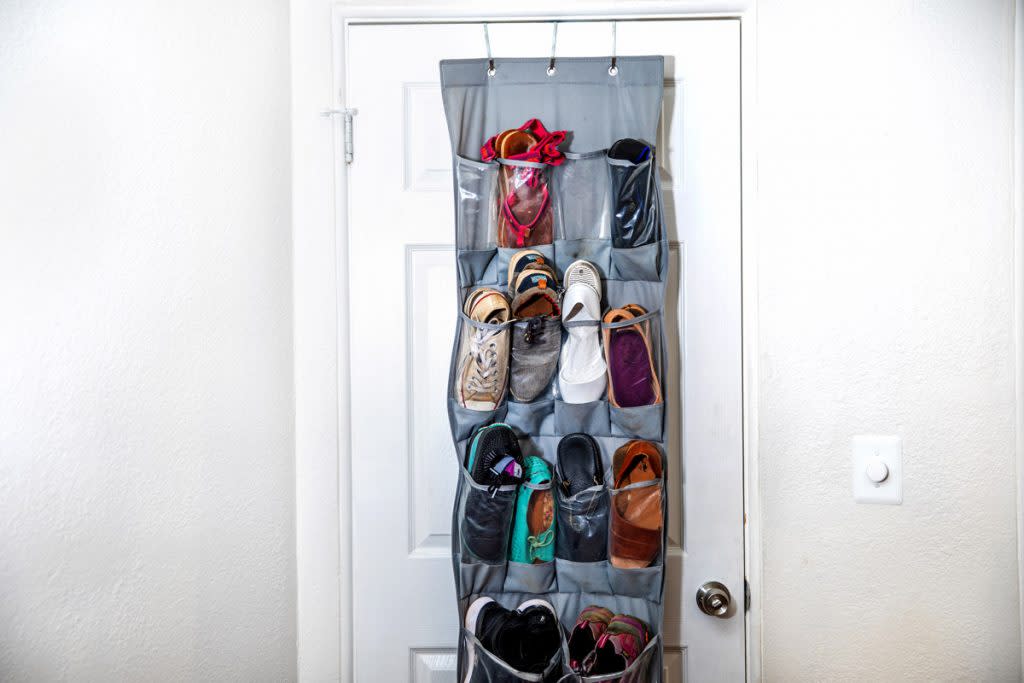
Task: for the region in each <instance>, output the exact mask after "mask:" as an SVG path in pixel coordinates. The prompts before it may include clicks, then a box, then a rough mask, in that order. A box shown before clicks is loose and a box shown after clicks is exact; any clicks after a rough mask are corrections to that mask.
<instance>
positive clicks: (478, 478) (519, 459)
mask: <svg viewBox="0 0 1024 683" xmlns="http://www.w3.org/2000/svg"><path fill="white" fill-rule="evenodd" d="M465 465H466V471H467V472H469V476H471V477H472V478H473V481H475V482H476V483H477V484H481V485H483V486H486V487H487V489H486V490H480V489H476V488H470V489H469V492H468V493H467V494H466V502H465V508H464V509H463V511H462V512H463V514H462V522H461V525H460V528H461V538H462V545H463V547H464V548H465V550H466V551H467V554H468V555H469V556H471V557H472V558H476V559H478V560H480V561H482V562H487V563H492V564H495V563H500V562H504V561H505V558H506V555H507V553H508V530H509V526H510V525H511V523H512V514H513V510H514V508H513V505H512V501H511V498H507V497H504V496H502V497H496V496H495V495H494V492H495V491H496V490H497V489H498V488H499V487H501V486H510V485H518V484H520V483H521V482H522V481H523V454H522V452H521V451H520V449H519V439H518V438H516V434H515V432H513V431H512V428H511V427H509V426H508V425H507V424H503V423H500V422H498V423H495V424H491V425H487V426H486V427H481V428H480V429H478V430H477V432H476V434H474V435H473V438H472V439H471V440H470V442H469V447H468V448H467V453H466V462H465Z"/></svg>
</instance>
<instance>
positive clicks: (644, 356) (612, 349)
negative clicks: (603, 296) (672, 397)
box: [604, 304, 661, 408]
mask: <svg viewBox="0 0 1024 683" xmlns="http://www.w3.org/2000/svg"><path fill="white" fill-rule="evenodd" d="M644 315H647V311H645V310H644V309H643V308H642V307H641V306H638V305H637V304H627V305H625V306H623V307H622V308H613V309H612V310H610V311H608V312H607V313H605V314H604V322H605V323H619V322H626V321H629V320H633V319H634V318H639V317H641V316H644ZM604 353H605V356H607V359H608V401H609V403H611V404H612V405H613V406H615V407H619V408H634V407H636V406H649V405H654V404H655V403H661V383H660V382H658V374H657V372H655V370H654V353H653V351H652V350H651V326H650V323H649V322H648V321H646V320H644V321H642V322H639V323H636V324H633V325H625V326H623V327H612V328H607V327H606V328H604Z"/></svg>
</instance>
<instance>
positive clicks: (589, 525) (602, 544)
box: [553, 485, 609, 592]
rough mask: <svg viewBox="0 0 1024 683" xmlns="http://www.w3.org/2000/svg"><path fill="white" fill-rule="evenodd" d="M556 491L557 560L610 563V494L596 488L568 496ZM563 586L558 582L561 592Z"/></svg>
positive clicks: (602, 488)
mask: <svg viewBox="0 0 1024 683" xmlns="http://www.w3.org/2000/svg"><path fill="white" fill-rule="evenodd" d="M553 488H554V490H555V514H556V518H557V523H556V525H555V530H556V540H555V556H556V557H558V558H561V559H563V560H568V561H570V562H573V563H577V562H585V563H590V562H601V561H603V560H607V559H608V512H609V503H608V491H607V490H606V489H605V488H604V487H603V486H600V485H597V486H592V487H590V488H589V489H586V490H584V491H580V492H579V493H577V494H576V495H574V496H566V495H565V494H564V493H563V492H562V489H561V487H560V486H555V487H553ZM561 586H562V581H561V579H559V589H560V590H562V588H561ZM581 590H584V589H581ZM570 592H572V591H570Z"/></svg>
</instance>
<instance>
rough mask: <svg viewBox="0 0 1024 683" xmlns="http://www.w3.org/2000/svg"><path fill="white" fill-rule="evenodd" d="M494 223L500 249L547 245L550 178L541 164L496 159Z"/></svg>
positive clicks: (548, 168) (552, 218)
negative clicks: (497, 164) (497, 165)
mask: <svg viewBox="0 0 1024 683" xmlns="http://www.w3.org/2000/svg"><path fill="white" fill-rule="evenodd" d="M498 163H499V164H501V167H500V170H499V171H498V180H497V192H496V195H497V201H496V211H495V213H496V219H495V223H496V225H497V243H498V246H499V247H511V248H519V249H525V248H529V247H535V246H537V245H550V244H551V242H552V240H553V239H554V232H555V231H554V224H555V212H554V211H553V210H552V192H551V190H550V188H549V182H548V181H549V179H550V178H549V174H550V173H551V169H552V167H551V166H549V165H546V164H542V163H536V162H530V161H518V160H513V159H498Z"/></svg>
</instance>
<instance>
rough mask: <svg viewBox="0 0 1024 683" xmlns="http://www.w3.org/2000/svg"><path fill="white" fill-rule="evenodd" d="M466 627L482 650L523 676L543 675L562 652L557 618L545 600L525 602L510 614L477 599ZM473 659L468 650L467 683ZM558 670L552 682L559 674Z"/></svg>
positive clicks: (472, 653) (474, 663)
mask: <svg viewBox="0 0 1024 683" xmlns="http://www.w3.org/2000/svg"><path fill="white" fill-rule="evenodd" d="M465 623H466V630H468V631H469V632H471V633H472V634H473V635H474V636H476V639H477V640H479V641H480V644H481V645H482V646H483V647H484V649H486V650H487V651H488V652H490V653H491V654H492V655H494V656H496V657H497V658H498V659H500V660H502V661H503V662H505V663H506V664H508V665H509V666H510V667H512V668H513V669H515V670H516V671H519V672H522V673H530V674H543V673H545V672H546V671H547V670H548V668H549V666H550V664H551V660H552V659H553V658H554V657H555V655H556V654H557V653H558V651H559V649H560V648H561V635H560V633H559V626H558V615H557V614H556V613H555V608H554V607H552V606H551V603H550V602H548V601H547V600H527V601H526V602H524V603H522V604H520V605H519V607H518V608H517V609H514V610H509V609H505V608H504V607H502V606H501V605H499V604H498V603H496V602H495V601H494V600H492V599H491V598H477V599H476V600H475V601H474V602H473V604H471V605H470V606H469V609H468V610H466V621H465ZM476 659H477V655H476V653H475V652H473V648H470V650H469V666H468V667H467V670H466V678H465V681H466V683H469V681H472V679H473V671H474V669H475V668H476ZM557 669H558V667H557V666H556V667H554V678H553V680H554V679H557V678H558V674H560V673H561V672H560V671H558V670H557Z"/></svg>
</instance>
